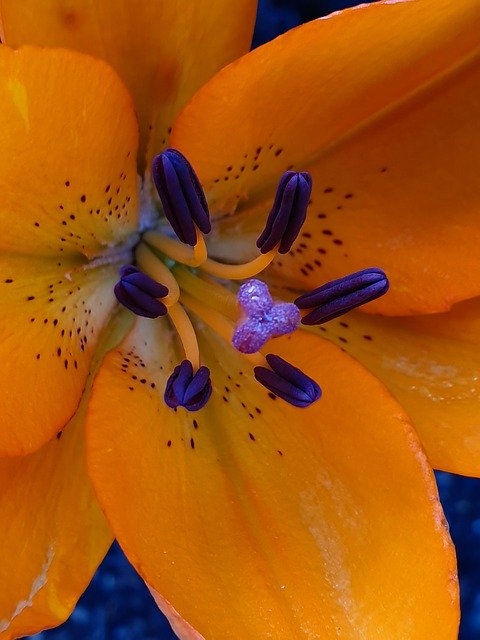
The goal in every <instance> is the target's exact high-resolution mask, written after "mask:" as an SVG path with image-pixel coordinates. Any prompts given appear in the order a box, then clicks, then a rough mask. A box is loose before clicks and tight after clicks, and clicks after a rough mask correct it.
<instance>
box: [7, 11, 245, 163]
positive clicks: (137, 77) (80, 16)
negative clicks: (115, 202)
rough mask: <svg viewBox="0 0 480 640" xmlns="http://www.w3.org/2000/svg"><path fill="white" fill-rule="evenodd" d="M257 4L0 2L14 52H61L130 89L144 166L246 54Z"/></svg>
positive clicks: (8, 40)
mask: <svg viewBox="0 0 480 640" xmlns="http://www.w3.org/2000/svg"><path fill="white" fill-rule="evenodd" d="M256 5H257V3H256V1H255V0H236V1H235V2H233V3H232V2H230V0H196V2H195V3H190V4H186V3H185V2H179V1H178V0H175V1H172V0H163V1H162V2H158V0H155V1H153V0H149V1H148V0H147V1H143V2H136V0H100V1H97V2H95V3H92V2H89V1H86V0H77V1H76V2H75V3H72V2H70V1H69V0H41V2H38V0H24V1H23V2H22V3H21V6H20V4H19V3H18V2H17V1H16V0H1V1H0V11H1V14H2V17H3V22H4V32H5V41H6V42H7V44H9V45H11V46H18V45H20V44H38V45H43V46H61V47H67V48H70V49H77V50H78V51H84V52H86V53H90V54H92V55H94V56H96V57H97V58H103V59H104V60H106V61H107V62H109V63H110V64H111V65H112V66H113V67H114V68H115V69H116V70H117V71H118V73H119V74H120V76H121V77H122V78H123V80H124V81H125V83H126V84H127V86H128V88H129V89H130V91H131V93H132V95H133V97H134V99H135V104H136V107H137V112H138V115H139V120H140V123H141V127H140V128H141V140H142V144H141V149H142V151H141V153H140V157H141V158H142V160H143V157H144V152H145V148H146V143H147V138H148V136H149V135H151V134H149V131H150V130H151V128H152V127H155V133H154V135H153V136H152V139H151V141H150V151H149V154H150V155H151V154H152V152H155V151H156V152H158V151H160V150H161V149H162V147H164V146H165V144H166V140H167V138H168V134H169V128H170V126H171V124H172V122H173V119H174V117H175V116H176V114H177V113H178V111H179V109H180V108H181V107H182V106H183V105H184V104H185V103H186V102H187V100H188V99H189V98H190V97H191V96H192V95H193V93H194V91H196V90H197V89H198V87H200V86H201V85H202V84H203V83H204V82H205V81H206V80H207V79H208V78H210V77H211V76H212V75H213V74H214V73H215V72H216V71H218V69H220V68H221V67H223V66H224V65H225V64H227V63H228V62H230V61H231V60H234V59H235V58H237V57H238V56H239V55H241V54H242V53H245V52H246V51H248V49H249V47H250V41H251V36H252V31H253V24H254V20H255V12H256Z"/></svg>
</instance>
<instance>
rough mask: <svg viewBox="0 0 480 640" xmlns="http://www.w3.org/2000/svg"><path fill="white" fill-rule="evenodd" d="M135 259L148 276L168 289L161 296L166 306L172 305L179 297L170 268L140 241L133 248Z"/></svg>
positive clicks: (177, 287)
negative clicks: (163, 296)
mask: <svg viewBox="0 0 480 640" xmlns="http://www.w3.org/2000/svg"><path fill="white" fill-rule="evenodd" d="M135 259H136V261H137V265H138V266H139V268H140V269H141V270H142V271H144V272H145V273H146V274H147V275H148V276H150V277H151V278H153V279H154V280H156V281H157V282H159V283H160V284H163V285H165V286H166V287H167V289H168V295H167V296H165V298H161V301H162V302H163V304H164V305H165V306H166V307H171V306H172V305H174V304H175V303H176V302H177V301H178V298H179V297H180V288H179V286H178V283H177V281H176V280H175V278H174V277H173V275H172V273H171V271H170V269H167V267H166V266H165V265H164V264H163V262H162V261H161V260H160V258H158V257H157V256H156V255H155V254H154V253H153V251H152V250H151V249H150V248H149V247H148V246H147V245H146V244H143V243H140V244H139V245H138V247H137V248H136V250H135Z"/></svg>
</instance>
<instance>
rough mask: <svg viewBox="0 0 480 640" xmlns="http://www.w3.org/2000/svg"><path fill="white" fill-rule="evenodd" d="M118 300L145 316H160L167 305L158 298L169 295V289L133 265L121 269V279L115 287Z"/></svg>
mask: <svg viewBox="0 0 480 640" xmlns="http://www.w3.org/2000/svg"><path fill="white" fill-rule="evenodd" d="M113 291H114V293H115V296H116V298H117V300H118V301H119V302H120V303H121V304H123V306H124V307H126V308H127V309H130V311H133V313H136V314H137V316H143V317H145V318H158V317H159V316H164V315H165V314H166V313H167V307H166V306H165V305H164V304H163V302H160V300H158V298H164V297H165V296H166V295H168V289H167V287H165V286H164V285H163V284H159V283H158V282H156V281H155V280H153V279H152V278H150V276H147V274H146V273H143V272H142V271H140V270H139V269H137V267H134V266H133V265H125V266H124V267H122V268H121V269H120V280H119V281H118V282H117V284H116V285H115V287H114V288H113Z"/></svg>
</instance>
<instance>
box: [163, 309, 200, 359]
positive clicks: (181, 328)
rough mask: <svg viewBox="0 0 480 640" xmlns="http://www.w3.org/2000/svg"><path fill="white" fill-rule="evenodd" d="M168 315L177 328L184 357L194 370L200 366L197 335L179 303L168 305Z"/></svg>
mask: <svg viewBox="0 0 480 640" xmlns="http://www.w3.org/2000/svg"><path fill="white" fill-rule="evenodd" d="M168 315H169V317H170V320H171V321H172V323H173V325H174V327H175V329H176V330H177V333H178V337H179V338H180V341H181V343H182V346H183V350H184V352H185V358H186V359H187V360H189V361H190V362H191V363H192V366H193V369H194V370H195V371H196V370H197V369H199V368H200V350H199V348H198V341H197V335H196V333H195V329H194V328H193V325H192V323H191V321H190V318H189V317H188V315H187V313H186V311H185V309H184V308H183V307H182V305H181V304H179V303H177V304H174V305H172V306H171V307H169V309H168Z"/></svg>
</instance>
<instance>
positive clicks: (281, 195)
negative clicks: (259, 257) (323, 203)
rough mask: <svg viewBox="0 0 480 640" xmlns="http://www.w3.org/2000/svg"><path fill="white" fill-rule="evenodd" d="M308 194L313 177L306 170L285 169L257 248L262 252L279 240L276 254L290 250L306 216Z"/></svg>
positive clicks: (265, 251) (269, 249)
mask: <svg viewBox="0 0 480 640" xmlns="http://www.w3.org/2000/svg"><path fill="white" fill-rule="evenodd" d="M311 193H312V178H311V176H310V174H309V173H307V172H306V171H302V173H295V171H287V172H286V173H284V174H283V176H282V177H281V179H280V182H279V184H278V188H277V194H276V196H275V201H274V203H273V207H272V210H271V211H270V213H269V214H268V218H267V223H266V225H265V229H264V231H263V232H262V233H261V235H260V236H259V238H258V240H257V247H258V248H259V249H260V251H261V252H262V253H268V251H271V250H272V249H273V248H274V247H275V246H276V245H277V244H278V243H280V247H279V249H278V252H279V253H288V252H289V251H290V248H291V246H292V244H293V243H294V242H295V240H296V239H297V236H298V234H299V232H300V229H301V228H302V226H303V223H304V222H305V218H306V217H307V207H308V203H309V200H310V194H311Z"/></svg>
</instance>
